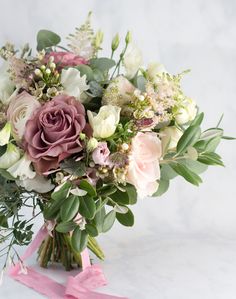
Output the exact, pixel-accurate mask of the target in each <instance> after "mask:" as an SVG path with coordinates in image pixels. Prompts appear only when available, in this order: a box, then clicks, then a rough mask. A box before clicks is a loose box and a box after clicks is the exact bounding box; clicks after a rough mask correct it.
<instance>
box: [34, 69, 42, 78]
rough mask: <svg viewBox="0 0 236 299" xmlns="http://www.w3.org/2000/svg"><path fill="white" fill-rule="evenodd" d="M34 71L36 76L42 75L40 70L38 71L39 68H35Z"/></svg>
mask: <svg viewBox="0 0 236 299" xmlns="http://www.w3.org/2000/svg"><path fill="white" fill-rule="evenodd" d="M34 73H35V75H36V76H38V77H42V76H43V74H42V72H41V71H40V69H36V70H35V71H34Z"/></svg>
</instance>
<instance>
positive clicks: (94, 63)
mask: <svg viewBox="0 0 236 299" xmlns="http://www.w3.org/2000/svg"><path fill="white" fill-rule="evenodd" d="M115 65H116V62H115V61H114V60H113V59H110V58H106V57H100V58H92V59H91V60H90V66H91V68H93V69H99V70H100V71H101V72H107V71H109V69H111V68H112V67H113V66H115Z"/></svg>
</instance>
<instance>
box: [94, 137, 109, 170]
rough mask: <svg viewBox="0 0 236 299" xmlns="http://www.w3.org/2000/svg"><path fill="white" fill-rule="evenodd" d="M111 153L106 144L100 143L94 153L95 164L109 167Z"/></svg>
mask: <svg viewBox="0 0 236 299" xmlns="http://www.w3.org/2000/svg"><path fill="white" fill-rule="evenodd" d="M109 155H110V151H109V148H108V147H107V143H106V142H99V143H98V146H97V148H96V149H95V150H94V151H93V153H92V158H93V161H94V163H96V164H99V165H108V164H109V163H110V161H109V159H108V158H109Z"/></svg>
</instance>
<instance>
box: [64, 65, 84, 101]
mask: <svg viewBox="0 0 236 299" xmlns="http://www.w3.org/2000/svg"><path fill="white" fill-rule="evenodd" d="M61 84H62V86H63V88H64V92H65V93H66V94H67V95H69V96H73V97H75V98H77V99H78V100H80V102H82V100H81V97H80V96H81V94H82V93H83V92H84V91H85V90H87V89H89V85H87V84H86V75H83V76H81V75H80V71H78V70H77V69H74V68H69V69H67V70H62V72H61Z"/></svg>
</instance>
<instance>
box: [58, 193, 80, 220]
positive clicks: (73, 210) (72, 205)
mask: <svg viewBox="0 0 236 299" xmlns="http://www.w3.org/2000/svg"><path fill="white" fill-rule="evenodd" d="M79 205H80V200H79V197H78V196H76V195H71V196H69V197H68V198H67V199H66V201H65V202H64V203H63V204H62V206H61V209H60V216H61V219H62V221H63V222H67V221H70V220H71V219H73V218H74V217H75V216H76V215H77V214H78V212H79Z"/></svg>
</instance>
